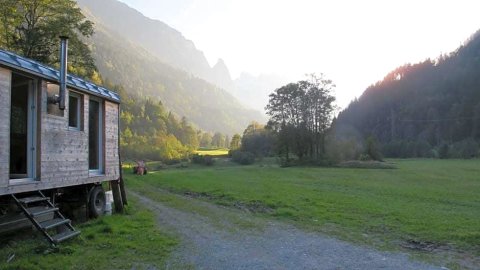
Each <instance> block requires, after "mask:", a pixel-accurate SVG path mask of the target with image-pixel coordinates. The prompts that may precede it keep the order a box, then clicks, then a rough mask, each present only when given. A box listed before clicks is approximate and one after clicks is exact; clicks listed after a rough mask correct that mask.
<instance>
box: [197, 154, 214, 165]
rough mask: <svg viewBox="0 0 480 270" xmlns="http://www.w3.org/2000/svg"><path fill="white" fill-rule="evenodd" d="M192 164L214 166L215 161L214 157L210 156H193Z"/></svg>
mask: <svg viewBox="0 0 480 270" xmlns="http://www.w3.org/2000/svg"><path fill="white" fill-rule="evenodd" d="M192 163H194V164H200V165H205V166H212V165H213V164H214V163H215V160H214V159H213V157H212V156H209V155H205V156H202V155H199V154H194V155H193V156H192Z"/></svg>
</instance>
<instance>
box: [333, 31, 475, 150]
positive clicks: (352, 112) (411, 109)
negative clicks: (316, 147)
mask: <svg viewBox="0 0 480 270" xmlns="http://www.w3.org/2000/svg"><path fill="white" fill-rule="evenodd" d="M336 130H337V136H339V137H344V138H347V137H352V136H354V137H357V138H359V139H364V138H366V137H368V136H370V135H372V136H373V137H374V138H376V139H377V140H378V141H379V142H380V143H381V144H382V146H383V147H382V149H383V152H384V154H385V155H386V156H391V157H415V156H439V157H471V156H474V155H476V154H477V153H478V143H479V142H480V32H477V33H476V34H475V35H473V36H472V38H471V39H470V40H469V41H467V42H466V43H465V45H464V46H462V47H460V48H459V49H457V50H456V51H455V52H452V53H451V54H449V55H445V56H442V57H440V58H439V59H437V60H425V61H424V62H421V63H418V64H407V65H404V66H402V67H399V68H397V69H396V70H394V71H392V72H391V73H389V74H388V75H387V76H386V77H385V78H384V79H383V80H382V81H380V82H378V83H376V84H375V85H372V86H370V87H369V88H368V89H367V90H366V91H365V92H364V93H363V95H362V96H361V97H360V98H359V99H358V100H355V101H353V102H352V103H351V104H350V105H349V106H348V108H347V109H346V110H344V111H343V112H341V113H340V114H339V116H338V119H337V121H336Z"/></svg>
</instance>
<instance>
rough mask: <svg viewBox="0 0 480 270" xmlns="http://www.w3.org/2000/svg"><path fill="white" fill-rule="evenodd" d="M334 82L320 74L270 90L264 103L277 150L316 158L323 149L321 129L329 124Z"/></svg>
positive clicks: (287, 154) (322, 132) (332, 108)
mask: <svg viewBox="0 0 480 270" xmlns="http://www.w3.org/2000/svg"><path fill="white" fill-rule="evenodd" d="M334 87H335V85H334V84H333V83H332V81H331V80H328V79H326V78H325V77H324V76H323V75H320V76H316V75H314V74H311V75H309V78H308V79H307V80H303V81H299V82H297V83H290V84H288V85H285V86H283V87H280V88H279V89H277V90H275V92H274V93H272V94H270V100H269V104H268V105H267V107H266V110H267V114H268V115H269V116H270V120H269V127H270V128H271V129H273V130H274V131H276V132H277V133H278V144H279V150H280V152H281V153H283V154H284V155H285V158H286V159H287V160H288V159H289V154H290V153H294V154H295V155H297V156H298V157H299V158H300V159H303V158H304V157H308V158H310V159H314V160H318V159H320V158H322V157H323V155H324V153H325V132H326V130H327V129H328V128H329V126H330V124H331V121H332V116H333V111H334V108H335V107H334V102H335V97H334V96H333V95H332V91H333V89H334Z"/></svg>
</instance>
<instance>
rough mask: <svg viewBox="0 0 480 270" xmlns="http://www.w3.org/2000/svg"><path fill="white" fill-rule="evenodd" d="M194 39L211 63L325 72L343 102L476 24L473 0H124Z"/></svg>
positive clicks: (297, 73)
mask: <svg viewBox="0 0 480 270" xmlns="http://www.w3.org/2000/svg"><path fill="white" fill-rule="evenodd" d="M121 1H122V2H125V3H127V4H128V5H129V6H131V7H134V8H135V9H137V10H139V11H140V12H142V13H143V14H144V15H146V16H148V17H150V18H153V19H158V20H161V21H163V22H165V23H167V24H169V25H170V26H172V27H173V28H175V29H177V30H179V31H180V32H182V33H183V35H184V36H185V37H186V38H188V39H191V40H192V41H193V42H194V43H195V45H196V46H197V48H198V49H199V50H202V51H203V52H204V53H205V55H206V57H207V59H208V61H209V62H210V64H212V65H213V64H214V63H215V62H216V61H217V59H218V58H222V59H224V60H225V62H226V64H227V66H228V67H229V69H230V72H231V73H232V76H233V77H234V78H235V77H237V76H238V75H239V74H240V73H241V72H243V71H246V72H249V73H252V74H259V73H269V74H271V73H275V74H279V75H283V76H286V77H288V78H291V79H292V80H298V79H301V78H303V77H302V76H303V74H306V73H312V72H315V73H324V74H325V75H326V76H327V77H328V78H330V79H332V80H333V81H334V83H335V84H336V85H337V90H336V95H337V99H338V105H339V106H341V107H345V106H346V105H348V103H349V102H350V100H352V99H353V98H355V97H358V96H359V95H360V94H361V93H362V92H363V91H364V90H365V88H366V87H368V86H369V85H370V84H372V83H375V82H376V81H378V80H381V79H382V78H383V77H384V75H386V74H387V73H388V72H389V71H391V70H393V69H394V68H396V67H398V66H400V65H403V64H405V63H407V62H413V63H415V62H419V61H422V60H424V59H426V58H436V57H437V56H439V55H440V54H442V53H448V52H451V51H453V50H455V49H456V48H457V47H458V46H460V45H461V44H463V42H464V41H465V40H466V39H468V38H469V37H470V36H471V35H472V34H473V33H475V32H476V31H477V30H479V29H480V16H479V15H478V12H479V10H480V1H478V0H453V1H450V0H449V1H447V0H437V1H426V0H425V1H422V0H390V1H389V0H383V1H382V0H378V1H376V0H361V1H358V0H351V1H348V0H329V1H326V0H121Z"/></svg>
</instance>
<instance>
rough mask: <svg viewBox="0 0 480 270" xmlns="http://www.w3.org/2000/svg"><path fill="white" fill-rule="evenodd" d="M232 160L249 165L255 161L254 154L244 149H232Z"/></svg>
mask: <svg viewBox="0 0 480 270" xmlns="http://www.w3.org/2000/svg"><path fill="white" fill-rule="evenodd" d="M232 160H233V161H234V162H236V163H239V164H241V165H249V164H253V163H254V162H255V155H254V154H252V153H250V152H245V151H238V150H237V151H233V152H232Z"/></svg>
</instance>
